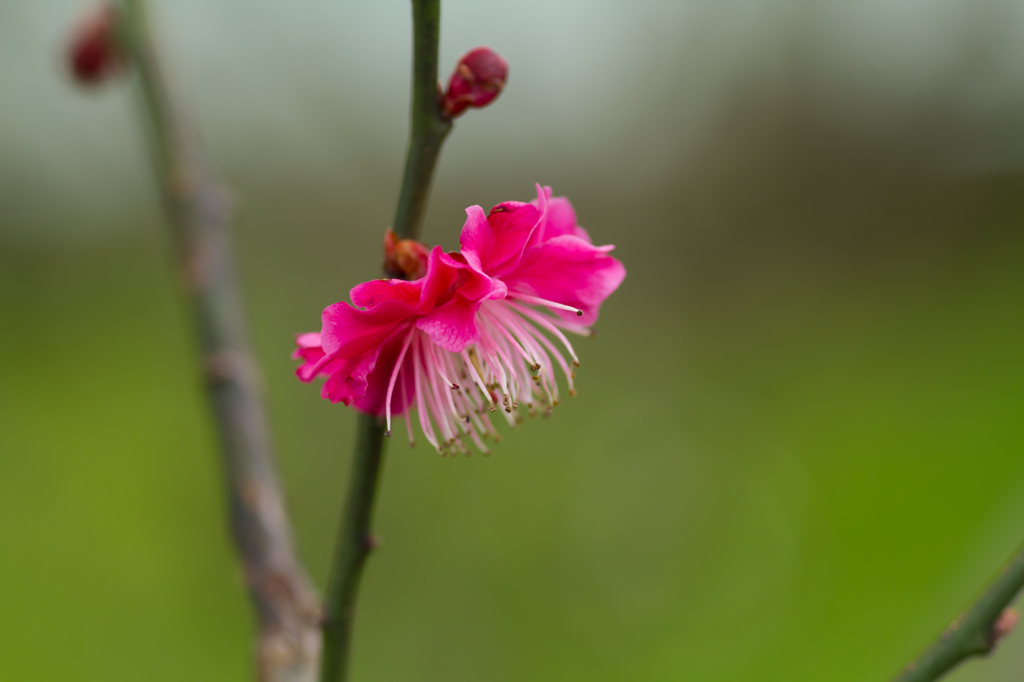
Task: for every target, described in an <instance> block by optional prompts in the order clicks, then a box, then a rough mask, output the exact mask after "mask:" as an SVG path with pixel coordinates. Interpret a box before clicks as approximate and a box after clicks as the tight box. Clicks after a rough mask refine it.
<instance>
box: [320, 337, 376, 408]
mask: <svg viewBox="0 0 1024 682" xmlns="http://www.w3.org/2000/svg"><path fill="white" fill-rule="evenodd" d="M379 354H380V347H377V348H374V349H373V350H372V351H370V352H369V353H367V354H366V355H364V356H362V357H360V358H353V359H349V360H339V361H338V364H339V366H338V367H337V368H336V370H335V372H334V373H333V374H332V375H331V377H330V378H329V379H328V380H327V381H326V382H324V385H323V388H322V389H320V395H321V396H323V397H324V398H325V399H327V400H330V401H331V402H332V403H345V404H346V405H351V404H352V401H353V400H355V399H356V398H360V397H362V396H363V394H365V393H366V387H367V380H366V377H367V375H368V374H369V373H370V371H371V370H372V369H373V368H374V365H376V364H377V356H378V355H379Z"/></svg>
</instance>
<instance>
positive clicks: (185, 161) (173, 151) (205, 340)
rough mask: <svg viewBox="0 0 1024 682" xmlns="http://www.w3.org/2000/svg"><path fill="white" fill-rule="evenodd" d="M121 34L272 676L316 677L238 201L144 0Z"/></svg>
mask: <svg viewBox="0 0 1024 682" xmlns="http://www.w3.org/2000/svg"><path fill="white" fill-rule="evenodd" d="M125 10H126V19H127V21H126V26H125V27H124V28H123V30H122V35H121V36H120V38H121V40H122V42H123V43H124V45H125V47H126V48H127V50H128V52H129V54H130V55H131V57H132V58H133V63H134V64H135V65H136V67H137V70H138V84H139V87H140V90H141V98H140V99H141V102H142V105H143V106H142V109H143V111H144V113H145V115H146V117H147V118H148V123H149V128H150V131H149V132H150V133H151V137H152V143H153V144H152V151H153V161H154V166H155V168H156V173H157V177H158V179H159V184H160V188H161V190H162V192H163V198H164V202H165V204H166V207H167V210H168V213H169V216H170V227H171V234H172V236H173V239H174V242H175V245H176V247H177V251H178V256H179V258H180V264H181V266H182V269H183V271H184V279H185V285H186V288H187V291H188V294H189V297H190V302H191V307H192V313H193V315H194V317H195V327H196V332H197V335H198V337H199V346H200V349H201V352H202V355H203V366H204V370H205V378H206V390H207V393H208V395H209V399H210V403H211V406H212V408H213V417H214V421H215V424H216V428H217V432H218V435H219V437H220V445H221V451H222V454H223V459H224V469H225V483H226V485H227V489H228V490H227V492H228V499H229V504H230V513H231V530H232V534H233V536H234V541H235V544H236V545H237V548H238V552H239V554H240V555H241V560H242V563H243V566H244V570H245V578H246V583H247V585H248V588H249V593H250V596H251V598H252V602H253V605H254V607H255V610H256V619H257V625H258V629H259V643H258V652H257V670H258V677H259V679H260V680H261V681H263V682H312V680H314V679H315V675H316V661H317V656H318V653H319V649H320V633H319V630H318V625H319V612H320V610H319V605H318V603H317V597H316V592H315V590H314V589H313V587H312V584H311V583H310V581H309V578H308V577H307V576H306V573H305V571H304V570H303V568H302V565H301V563H300V562H299V559H298V558H297V556H296V553H295V547H294V542H293V540H292V533H291V528H290V527H289V521H288V516H287V512H286V511H285V505H284V500H283V495H282V491H281V485H280V483H279V481H278V476H277V471H276V466H275V463H274V453H273V448H272V444H271V438H270V433H269V427H268V422H267V417H266V410H265V407H264V404H263V398H262V395H261V393H262V391H261V389H260V386H259V379H258V374H257V368H256V366H255V364H254V362H253V360H252V357H251V354H250V350H249V338H248V331H247V326H246V320H245V314H244V307H243V304H242V295H241V288H240V284H239V280H238V274H237V272H236V267H235V261H234V255H233V253H232V247H231V234H230V223H231V210H230V205H229V202H228V200H227V197H226V196H225V193H224V191H223V189H222V188H221V186H220V184H219V182H218V180H217V178H216V175H215V173H214V171H213V168H212V164H211V161H210V158H209V156H208V154H207V152H206V149H205V146H204V144H203V141H202V139H201V136H200V134H199V131H198V129H197V128H196V126H195V125H194V123H193V121H192V119H191V117H190V115H189V113H188V111H187V109H186V106H185V104H184V103H183V101H182V98H181V95H180V94H179V93H178V92H177V91H176V90H175V89H174V88H172V87H171V83H170V82H169V80H168V78H167V73H166V71H165V69H164V63H163V62H162V60H161V58H160V55H159V52H158V49H157V46H156V45H155V44H154V40H153V36H152V34H151V32H150V27H149V24H148V22H147V17H146V11H145V5H144V2H143V0H125Z"/></svg>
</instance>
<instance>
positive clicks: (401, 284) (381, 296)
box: [348, 278, 425, 308]
mask: <svg viewBox="0 0 1024 682" xmlns="http://www.w3.org/2000/svg"><path fill="white" fill-rule="evenodd" d="M424 279H425V278H424ZM422 289H423V280H422V279H419V280H416V281H415V282H408V281H406V280H404V279H372V280H370V281H369V282H363V283H362V284H357V285H356V286H354V287H352V290H351V291H350V292H349V293H348V295H349V298H351V299H352V303H353V304H354V305H356V306H359V307H360V308H372V307H373V306H375V305H377V304H378V303H380V302H382V301H401V302H402V303H405V304H407V305H410V306H415V305H416V304H417V303H419V301H420V291H421V290H422Z"/></svg>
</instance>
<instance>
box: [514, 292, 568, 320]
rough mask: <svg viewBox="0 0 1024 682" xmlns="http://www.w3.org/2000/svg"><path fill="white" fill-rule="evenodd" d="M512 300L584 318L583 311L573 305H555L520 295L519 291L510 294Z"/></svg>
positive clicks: (541, 299)
mask: <svg viewBox="0 0 1024 682" xmlns="http://www.w3.org/2000/svg"><path fill="white" fill-rule="evenodd" d="M508 296H509V297H510V298H516V299H518V300H520V301H522V302H523V303H529V304H530V305H543V306H547V307H548V308H557V309H558V310H568V311H569V312H570V313H576V315H577V316H578V317H582V316H583V311H582V310H580V309H579V308H573V307H572V306H571V305H565V304H564V303H555V302H554V301H548V300H547V299H543V298H537V297H536V296H528V295H526V294H520V293H519V292H517V291H510V292H508Z"/></svg>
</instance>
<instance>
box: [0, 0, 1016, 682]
mask: <svg viewBox="0 0 1024 682" xmlns="http://www.w3.org/2000/svg"><path fill="white" fill-rule="evenodd" d="M153 4H154V5H155V8H154V12H155V14H156V16H157V18H158V19H159V20H160V32H161V34H162V35H163V37H164V38H165V41H166V43H167V45H168V47H169V48H170V50H171V52H172V53H173V55H174V57H175V66H176V70H177V72H178V73H179V75H180V76H181V78H182V79H183V80H184V81H186V82H187V84H188V86H189V89H190V92H191V94H192V98H193V100H194V103H195V106H196V107H197V109H198V112H199V114H200V117H201V120H202V122H203V124H204V126H205V128H206V132H207V136H208V138H209V142H210V144H211V146H212V148H213V150H214V152H215V154H216V157H217V159H218V163H219V165H220V168H221V170H222V172H223V174H224V176H225V177H226V179H227V180H228V182H229V183H230V184H231V185H232V186H233V188H234V190H235V192H236V196H237V200H238V208H239V222H238V226H237V241H238V249H239V255H240V259H241V263H242V269H243V275H244V278H245V283H246V286H247V295H248V306H249V310H250V315H251V321H252V327H253V333H254V337H255V343H256V349H257V351H258V355H259V359H260V361H261V363H262V366H263V369H264V373H265V380H266V384H267V387H268V391H269V401H270V408H271V412H272V417H273V422H274V427H275V433H276V440H277V443H278V445H279V449H280V464H281V469H282V472H283V477H284V481H285V484H286V487H287V490H288V495H289V501H290V505H291V509H292V511H293V513H294V522H295V525H296V529H297V535H298V539H299V543H300V546H301V552H302V555H303V557H304V558H305V560H306V561H307V562H308V566H309V569H310V571H311V573H312V574H313V576H314V577H315V579H316V580H317V582H318V584H321V585H322V584H323V581H324V578H325V575H326V572H327V568H328V563H329V556H330V550H331V544H332V540H333V534H334V527H335V523H336V521H337V518H338V515H339V509H340V505H341V496H342V493H343V490H344V486H345V480H346V475H347V465H348V460H349V454H350V447H351V442H352V437H353V433H352V431H353V424H354V419H353V414H352V413H351V412H350V411H348V410H346V409H344V408H342V407H340V406H332V405H330V404H328V403H326V402H325V401H322V400H321V399H320V397H319V391H318V390H317V389H316V388H315V387H310V386H306V385H302V384H300V383H299V382H297V381H296V380H295V379H294V377H293V374H292V371H293V367H294V362H293V361H291V360H290V359H289V353H290V351H291V348H292V339H293V334H294V333H295V332H302V331H309V330H313V329H316V328H318V326H319V313H320V310H321V309H322V308H323V307H324V306H326V305H328V304H330V303H333V302H335V301H337V300H341V299H343V298H345V297H346V296H347V292H348V289H349V288H350V287H352V286H353V285H354V284H356V283H358V282H359V281H362V280H364V279H368V278H371V277H375V276H376V273H377V272H378V267H379V260H380V242H381V237H382V233H383V230H384V228H385V227H387V225H388V221H389V220H390V218H391V215H392V208H393V202H394V200H395V195H396V192H397V185H398V181H399V175H400V170H401V163H402V155H403V150H404V145H405V136H406V125H407V124H406V110H407V104H408V80H409V76H408V70H409V60H410V48H409V43H410V40H409V33H410V19H409V10H408V7H407V3H406V2H404V1H402V0H389V1H388V2H380V1H376V2H371V1H370V0H362V1H350V2H342V1H341V0H303V1H301V2H273V1H271V0H259V1H258V2H241V1H240V0H218V1H217V2H201V1H200V0H175V1H174V2H171V1H170V0H164V1H157V2H154V3H153ZM82 8H83V5H82V4H81V3H79V2H77V1H76V0H3V2H2V3H0V547H2V548H3V549H2V556H3V559H2V560H0V586H2V588H0V679H2V680H30V681H41V680H97V681H101V680H102V681H103V682H115V681H122V680H123V681H126V682H127V681H131V682H137V681H138V680H146V681H147V682H148V681H162V680H200V681H202V680H210V681H214V680H216V681H241V680H246V679H249V669H250V666H249V659H250V646H251V639H252V625H251V619H250V613H249V607H248V603H247V600H246V597H245V594H244V589H243V586H242V581H241V577H240V575H239V571H238V569H237V568H236V566H235V563H234V558H233V553H232V550H231V547H230V545H229V543H228V540H227V534H226V531H225V518H224V509H223V507H222V499H221V480H220V471H219V468H218V462H217V456H216V452H215V451H214V449H213V434H212V430H211V424H210V421H209V418H208V416H207V414H206V412H205V409H204V408H205V406H204V402H203V393H202V389H201V383H200V381H199V378H198V376H197V374H196V371H195V369H194V365H195V353H194V347H193V342H192V338H191V334H190V330H189V317H188V315H187V312H186V311H185V310H184V308H183V301H182V298H181V296H180V294H179V291H178V287H177V285H178V281H177V278H176V274H175V270H174V269H173V264H172V262H171V257H170V253H169V248H168V246H169V244H168V237H167V235H166V232H165V229H164V222H163V216H162V214H161V210H160V204H159V202H158V198H157V194H156V191H155V189H154V187H153V184H152V178H151V175H150V169H149V165H148V162H147V158H146V149H145V145H144V143H143V138H142V135H141V132H140V127H139V125H138V122H137V120H136V118H135V110H134V109H133V104H134V102H133V100H132V94H131V91H130V89H129V88H127V87H123V86H118V85H112V86H109V87H105V88H102V89H101V90H100V91H98V92H83V91H81V90H80V89H78V88H76V87H74V86H73V84H71V83H70V82H69V80H68V78H67V76H66V75H65V74H64V73H63V72H62V70H61V68H60V67H61V61H60V58H61V49H62V45H63V40H64V36H65V35H66V33H67V31H68V29H69V27H70V25H71V24H72V23H73V21H74V18H75V17H76V16H77V14H78V13H79V12H80V11H81V10H82ZM443 14H444V16H443V23H442V60H441V61H442V72H444V73H447V72H448V70H449V69H450V68H451V66H452V65H453V64H454V62H455V60H456V58H457V57H458V55H460V54H461V53H462V52H464V51H465V50H467V49H469V48H471V47H473V46H475V45H478V44H487V45H491V46H493V47H495V48H496V49H498V50H499V51H500V52H502V53H503V54H504V55H505V56H506V57H507V58H508V59H509V61H510V63H511V78H510V81H509V85H508V88H507V89H506V91H505V93H504V94H503V95H502V97H501V99H500V100H499V101H498V102H497V103H496V104H495V105H494V106H493V107H491V108H489V109H487V110H485V111H482V112H470V113H469V114H468V115H466V116H465V117H464V118H463V119H460V120H459V122H458V123H457V125H456V129H455V131H454V133H453V135H452V136H451V138H450V139H449V142H448V144H447V147H446V149H445V152H444V155H443V157H442V160H441V164H440V167H439V169H438V175H437V181H436V186H435V193H434V197H433V199H432V201H431V204H430V209H429V215H428V220H427V228H426V234H425V240H426V241H427V242H430V243H436V242H440V243H441V244H443V245H445V246H446V247H448V248H456V247H457V239H458V233H459V229H460V228H461V225H462V222H463V219H464V214H463V209H464V208H465V207H466V206H468V205H470V204H482V205H484V206H485V207H489V206H491V205H493V204H494V203H497V202H499V201H502V200H506V199H513V198H515V199H528V198H530V197H531V196H532V191H533V190H532V183H533V182H535V181H539V182H542V183H546V184H551V185H552V186H553V187H554V190H555V192H556V194H565V195H568V196H569V197H570V198H571V199H572V201H573V202H574V204H575V205H576V208H577V211H578V213H579V217H580V222H581V224H583V225H584V226H585V227H586V228H587V229H588V230H589V231H590V233H591V235H593V237H594V238H595V241H597V242H598V243H615V244H617V245H618V250H617V252H616V253H617V255H618V256H619V258H621V259H622V260H623V261H624V262H625V263H626V267H627V269H628V271H629V275H628V277H627V279H626V281H625V283H624V285H623V287H622V288H621V290H620V291H619V292H618V293H617V294H615V295H614V296H613V297H612V298H611V299H610V300H609V302H608V303H607V304H606V306H605V308H604V309H603V314H602V319H601V321H600V322H599V323H598V325H597V329H598V330H599V332H600V333H599V334H598V336H597V338H595V339H593V340H583V341H581V342H580V343H579V344H578V346H577V350H578V352H579V354H580V355H581V358H582V361H583V367H582V369H581V370H580V379H579V388H580V395H579V396H578V397H577V398H575V399H574V400H572V401H568V402H567V403H565V404H563V406H561V407H560V408H559V409H558V410H557V411H556V414H555V416H554V418H552V419H551V420H546V421H545V420H537V421H535V422H528V423H527V425H526V426H525V427H524V428H521V429H519V430H518V431H516V432H515V433H512V434H510V435H509V437H508V438H506V439H505V441H504V442H503V443H502V444H501V445H500V447H499V448H498V450H497V452H496V454H495V455H494V456H492V457H490V458H483V457H473V458H470V459H466V458H459V459H442V458H441V457H439V456H437V455H436V454H435V453H433V452H431V451H430V450H429V448H425V447H419V448H417V449H415V450H408V449H407V448H405V447H404V445H403V444H402V443H401V439H399V440H398V441H396V442H394V443H393V444H392V445H393V447H392V448H391V450H390V452H389V453H388V461H387V463H386V470H385V475H384V481H383V490H382V495H381V498H380V501H379V507H378V514H377V524H376V525H377V529H378V531H379V534H380V535H381V536H382V538H383V541H384V544H383V546H382V548H381V551H379V552H378V553H377V554H375V555H374V557H373V558H372V561H371V563H370V565H369V570H368V571H367V574H366V578H365V581H364V589H363V591H362V594H361V597H360V605H359V622H358V628H357V634H356V640H355V647H356V655H355V670H354V675H353V678H354V679H355V680H360V681H370V680H381V681H384V680H387V681H393V680H408V681H424V682H426V681H442V680H443V681H445V682H459V681H467V682H468V681H470V680H472V681H474V682H475V681H479V680H488V681H494V682H506V681H507V682H511V681H513V680H515V681H518V680H537V681H545V680H550V681H552V682H554V681H558V682H565V681H568V680H587V681H588V682H594V681H603V680H607V681H609V682H611V681H620V680H644V681H648V680H649V681H652V682H653V681H668V680H750V681H755V680H756V681H759V682H761V681H765V680H779V681H786V682H794V681H804V680H806V681H812V680H813V681H816V682H817V681H820V680H837V681H844V680H850V681H853V680H858V681H859V680H864V681H868V680H884V679H887V678H888V677H890V676H891V675H892V674H893V673H894V672H895V671H897V670H898V669H899V667H900V666H901V665H902V664H903V663H905V662H906V660H907V659H908V658H909V657H910V656H912V655H913V654H914V653H915V652H916V651H917V650H919V649H920V648H921V647H923V646H924V644H925V643H926V642H927V641H929V640H930V638H931V637H933V636H934V635H935V634H936V633H937V632H938V630H939V629H940V628H941V627H942V626H943V625H944V624H945V623H946V621H947V620H948V619H950V618H951V617H952V616H953V615H954V614H955V612H956V611H957V610H958V609H959V608H960V607H961V606H963V605H964V604H965V603H966V602H967V601H968V600H969V599H970V598H971V596H972V595H973V594H974V593H975V592H976V590H977V589H978V587H979V586H980V585H981V584H982V582H983V581H984V580H985V579H987V578H988V577H989V576H990V575H991V574H992V573H993V571H994V570H995V568H996V567H997V566H998V565H999V563H1000V562H1001V561H1002V560H1003V559H1004V558H1005V557H1006V556H1007V555H1008V554H1009V553H1010V551H1011V550H1012V549H1013V548H1014V547H1015V546H1016V544H1017V543H1018V542H1019V541H1020V540H1021V539H1022V538H1024V458H1022V457H1021V452H1022V443H1024V419H1022V408H1024V354H1022V348H1024V316H1022V311H1024V233H1022V230H1021V226H1022V225H1024V192H1022V190H1024V40H1022V37H1024V5H1021V4H1020V3H1007V2H998V1H989V2H986V1H975V2H950V1H948V0H947V1H937V2H928V3H922V2H909V1H900V2H890V1H882V0H874V1H872V2H862V3H844V4H840V3H830V2H826V1H824V0H823V1H821V2H813V1H810V0H806V1H802V2H801V1H787V0H760V1H753V0H750V1H747V2H735V3H718V2H713V1H711V0H687V1H685V2H684V1H679V2H673V1H671V0H662V1H659V0H643V1H637V2H633V3H618V2H611V1H605V0H602V1H600V2H598V1H594V0H590V1H589V2H588V1H585V0H566V1H565V2H546V1H544V0H528V1H521V2H515V3H512V2H497V1H495V0H487V1H486V2H483V1H479V0H477V1H470V0H446V2H445V4H444V9H443ZM1022 669H1024V635H1021V634H1020V633H1018V634H1016V635H1013V636H1011V637H1010V638H1009V639H1008V640H1007V641H1006V642H1005V643H1004V644H1003V645H1002V646H1001V648H1000V650H999V652H998V654H997V655H996V656H995V657H993V658H992V659H990V660H986V661H981V662H972V663H970V664H968V665H966V666H964V667H963V668H961V669H960V670H959V671H958V672H956V673H955V674H954V675H952V676H950V678H949V679H951V680H954V681H956V682H968V681H976V682H996V681H1009V680H1019V679H1020V678H1021V672H1020V671H1021V670H1022Z"/></svg>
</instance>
